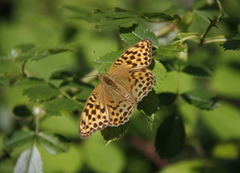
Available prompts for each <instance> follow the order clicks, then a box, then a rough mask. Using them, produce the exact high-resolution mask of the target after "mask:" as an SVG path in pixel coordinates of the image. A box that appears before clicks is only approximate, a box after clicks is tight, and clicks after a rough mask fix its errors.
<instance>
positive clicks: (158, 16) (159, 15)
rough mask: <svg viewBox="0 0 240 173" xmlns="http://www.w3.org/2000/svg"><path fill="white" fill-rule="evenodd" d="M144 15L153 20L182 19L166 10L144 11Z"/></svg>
mask: <svg viewBox="0 0 240 173" xmlns="http://www.w3.org/2000/svg"><path fill="white" fill-rule="evenodd" d="M142 17H143V18H146V19H148V20H150V21H152V22H166V21H172V20H175V19H181V18H180V17H179V16H178V15H177V14H173V15H170V14H167V13H164V12H144V13H142Z"/></svg>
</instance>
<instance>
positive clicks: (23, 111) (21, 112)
mask: <svg viewBox="0 0 240 173" xmlns="http://www.w3.org/2000/svg"><path fill="white" fill-rule="evenodd" d="M13 113H14V114H15V115H16V116H18V117H29V116H31V115H32V111H31V110H30V109H29V108H28V107H27V105H17V106H15V107H14V108H13Z"/></svg>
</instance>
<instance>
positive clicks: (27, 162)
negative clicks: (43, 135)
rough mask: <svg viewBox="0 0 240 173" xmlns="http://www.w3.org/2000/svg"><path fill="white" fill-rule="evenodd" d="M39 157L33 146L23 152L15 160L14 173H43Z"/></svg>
mask: <svg viewBox="0 0 240 173" xmlns="http://www.w3.org/2000/svg"><path fill="white" fill-rule="evenodd" d="M42 170H43V167H42V159H41V155H40V153H39V151H38V149H37V147H36V146H35V145H33V146H32V147H30V148H28V149H27V150H25V151H23V152H22V154H21V155H20V157H19V158H18V160H17V164H16V166H15V168H14V171H13V172H14V173H25V172H39V173H41V172H43V171H42Z"/></svg>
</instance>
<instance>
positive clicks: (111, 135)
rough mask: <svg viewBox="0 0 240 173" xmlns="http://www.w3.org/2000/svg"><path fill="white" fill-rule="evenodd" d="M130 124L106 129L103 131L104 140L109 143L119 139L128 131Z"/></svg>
mask: <svg viewBox="0 0 240 173" xmlns="http://www.w3.org/2000/svg"><path fill="white" fill-rule="evenodd" d="M128 123H129V121H128V122H126V123H125V124H123V125H120V126H118V127H110V126H108V127H106V128H105V129H103V130H102V131H101V133H102V136H103V138H104V139H105V140H106V141H108V143H109V142H112V141H114V140H117V139H119V138H120V137H121V136H122V135H123V134H124V133H125V132H126V130H127V127H128Z"/></svg>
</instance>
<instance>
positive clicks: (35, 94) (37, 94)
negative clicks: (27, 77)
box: [23, 84, 60, 102]
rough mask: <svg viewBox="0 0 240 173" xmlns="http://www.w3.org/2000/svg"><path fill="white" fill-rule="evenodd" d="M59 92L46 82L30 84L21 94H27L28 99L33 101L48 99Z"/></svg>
mask: <svg viewBox="0 0 240 173" xmlns="http://www.w3.org/2000/svg"><path fill="white" fill-rule="evenodd" d="M59 93H60V92H59V91H58V90H57V89H55V88H53V87H51V86H49V85H47V84H43V85H36V86H32V87H30V88H27V89H25V90H24V91H23V95H27V96H28V98H29V99H30V100H32V101H35V102H39V101H43V100H46V99H50V98H52V97H54V96H57V95H58V94H59Z"/></svg>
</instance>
